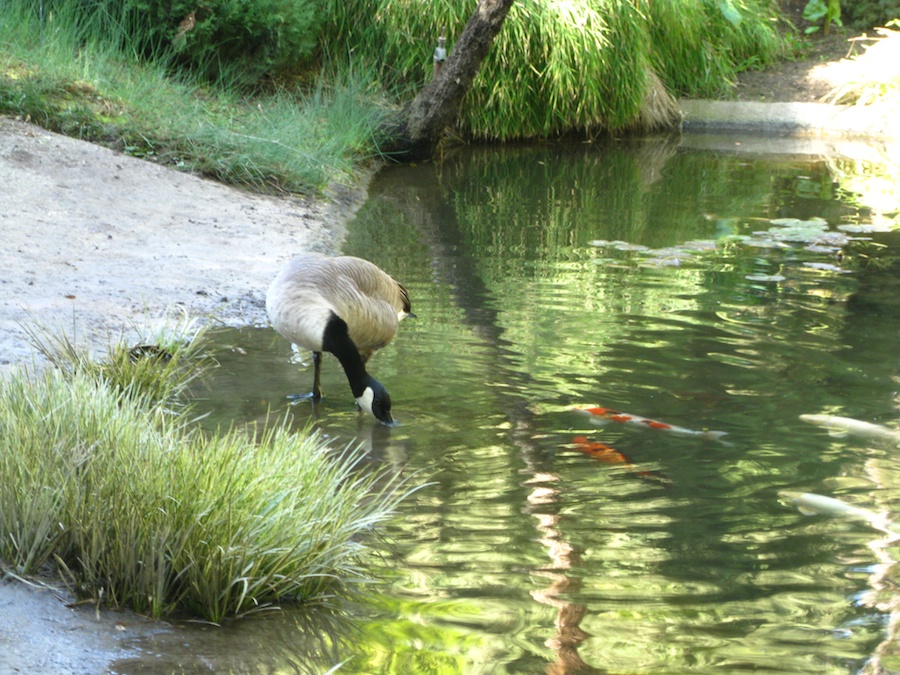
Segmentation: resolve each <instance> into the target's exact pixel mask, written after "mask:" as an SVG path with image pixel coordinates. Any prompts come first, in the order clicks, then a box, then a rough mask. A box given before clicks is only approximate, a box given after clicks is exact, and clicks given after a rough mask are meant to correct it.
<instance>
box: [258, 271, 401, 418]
mask: <svg viewBox="0 0 900 675" xmlns="http://www.w3.org/2000/svg"><path fill="white" fill-rule="evenodd" d="M266 311H267V313H268V315H269V320H270V321H271V322H272V326H273V327H274V328H275V330H277V331H278V332H279V333H280V334H281V335H282V336H283V337H284V338H286V339H287V340H289V341H291V342H292V343H294V344H296V345H298V346H300V347H303V348H305V349H309V350H310V351H312V352H313V354H314V357H315V380H314V384H313V393H312V396H313V397H314V398H318V397H320V396H321V390H320V387H319V367H320V354H321V352H323V351H327V352H331V353H333V354H334V355H335V356H336V357H337V358H338V360H339V361H340V362H341V365H342V366H343V367H344V371H345V373H346V374H347V379H348V381H349V383H350V388H351V390H353V395H354V397H356V399H357V402H358V403H359V404H360V406H361V407H363V408H366V409H368V410H369V411H370V412H372V414H374V415H375V416H376V417H378V418H379V419H382V421H390V397H389V396H387V392H386V391H383V390H384V388H383V387H382V386H381V385H380V384H379V383H378V382H377V381H376V380H374V378H372V377H371V376H370V375H368V373H367V372H366V369H365V365H366V363H367V362H368V361H369V359H370V358H371V356H372V354H374V353H375V352H376V351H377V350H379V349H381V348H382V347H384V346H385V345H387V344H388V343H389V342H390V341H391V340H392V339H393V338H394V336H395V335H396V334H397V328H398V326H399V323H400V320H401V319H402V318H403V317H405V316H407V315H408V314H410V301H409V295H408V294H407V292H406V289H405V288H403V286H402V285H400V284H399V283H398V282H397V281H396V280H395V279H394V278H393V277H391V276H390V275H389V274H387V273H386V272H384V271H383V270H382V269H380V268H379V267H378V266H377V265H375V264H373V263H371V262H369V261H367V260H363V259H362V258H355V257H352V256H339V257H327V256H323V255H319V254H313V253H310V254H305V255H301V256H297V257H296V258H294V259H292V260H290V261H289V262H288V263H287V264H286V265H285V266H284V267H283V268H282V269H281V271H280V272H279V274H278V276H276V277H275V280H274V281H273V282H272V284H271V286H269V290H268V292H267V294H266ZM351 352H355V356H354V355H353V354H351ZM367 387H369V388H371V390H372V391H371V394H372V396H373V397H374V399H376V400H377V402H378V405H380V406H381V407H382V409H383V408H384V403H385V400H386V403H387V410H386V411H383V412H384V413H385V414H384V415H382V416H379V415H378V414H376V413H377V412H378V410H373V409H372V406H371V404H370V403H369V402H368V400H367V399H366V396H367V394H366V392H365V390H366V388H367ZM380 394H381V396H380V397H379V395H380ZM361 398H362V399H363V400H362V401H361V400H360V399H361ZM385 417H386V418H387V419H385Z"/></svg>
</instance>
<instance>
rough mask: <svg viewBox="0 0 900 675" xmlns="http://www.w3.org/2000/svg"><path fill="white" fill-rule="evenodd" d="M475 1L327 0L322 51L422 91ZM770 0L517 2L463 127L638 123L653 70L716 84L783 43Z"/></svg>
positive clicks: (683, 85)
mask: <svg viewBox="0 0 900 675" xmlns="http://www.w3.org/2000/svg"><path fill="white" fill-rule="evenodd" d="M471 10H472V7H471V3H467V2H463V1H462V0H450V1H448V2H443V3H439V4H435V5H433V6H431V7H430V11H429V12H427V13H426V12H423V7H422V5H421V4H416V3H407V2H397V1H396V0H366V1H365V2H355V3H343V2H337V0H331V2H329V3H327V5H326V13H327V15H328V17H329V18H328V20H327V23H326V26H325V28H324V31H325V33H324V35H325V37H324V39H323V49H324V50H325V51H326V52H327V53H328V54H329V57H330V58H331V59H333V60H335V61H344V60H346V59H347V58H348V55H352V57H353V59H354V60H369V61H371V62H377V63H378V64H380V77H381V79H382V81H383V82H384V83H385V85H386V86H388V87H397V88H400V89H401V90H403V89H406V88H410V89H417V88H418V87H420V86H422V85H423V84H424V83H425V82H427V81H428V80H429V79H430V78H431V63H432V61H431V54H432V50H433V49H434V46H435V44H436V38H437V36H438V35H439V34H440V32H441V30H442V29H446V31H447V34H448V36H450V39H449V40H448V46H450V47H452V43H453V39H454V37H456V36H458V35H459V34H460V33H461V32H462V30H463V27H464V26H465V23H466V21H467V20H468V18H469V13H470V12H471ZM772 16H774V8H773V3H772V2H771V1H770V0H746V1H745V2H741V3H736V2H731V1H729V0H719V1H718V2H712V1H711V0H659V1H657V2H653V3H636V2H632V1H631V0H577V1H575V2H537V1H536V0H522V1H521V2H516V3H514V4H513V6H512V9H511V11H510V13H509V16H508V17H507V19H506V22H505V24H504V27H503V30H502V31H501V33H500V34H499V35H498V37H497V38H496V40H495V42H494V44H493V46H492V48H491V51H490V52H489V54H488V57H487V59H486V61H485V63H484V65H483V66H482V68H481V70H480V71H479V74H478V76H477V77H476V79H475V82H474V84H473V87H472V90H471V91H470V92H469V94H468V96H467V97H466V100H465V102H464V109H463V111H462V114H461V122H460V132H461V133H462V134H464V135H465V136H467V137H471V138H475V139H485V140H510V139H516V138H535V137H547V136H556V135H560V134H565V133H569V132H572V131H575V132H582V133H583V132H595V131H597V130H600V129H619V128H622V127H626V126H628V125H631V124H634V123H635V120H636V119H637V117H638V114H639V111H640V108H641V104H642V101H643V100H644V98H645V96H647V95H648V93H649V92H650V87H651V86H652V85H651V82H652V78H651V77H650V76H649V73H650V72H651V71H652V70H656V71H657V72H658V74H659V75H660V76H661V77H662V79H663V82H664V84H665V85H666V87H668V88H669V89H670V90H672V91H673V92H677V93H692V94H714V93H716V92H719V91H721V90H722V89H723V88H724V87H725V86H727V84H728V82H729V81H731V80H733V78H734V75H735V73H736V72H737V71H738V70H739V69H741V68H744V67H746V66H747V65H749V64H763V63H766V62H769V61H771V60H772V59H773V58H774V57H775V56H776V55H777V54H779V53H780V51H781V49H782V42H781V40H780V38H779V36H778V34H777V31H776V26H775V23H774V22H773V21H772V19H771V17H772Z"/></svg>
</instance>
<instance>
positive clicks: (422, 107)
mask: <svg viewBox="0 0 900 675" xmlns="http://www.w3.org/2000/svg"><path fill="white" fill-rule="evenodd" d="M512 4H513V0H479V2H478V7H477V8H476V9H475V13H474V14H472V16H471V17H470V18H469V22H468V23H467V24H466V27H465V29H464V30H463V32H462V34H461V35H460V36H459V39H458V40H457V41H456V45H454V47H453V51H452V52H451V53H450V56H449V57H448V58H447V62H446V63H445V64H444V65H443V67H442V68H441V69H440V73H439V74H438V75H437V76H436V77H435V78H434V79H433V80H432V81H431V82H430V83H429V84H428V85H426V87H425V88H424V89H423V90H422V91H421V92H419V94H418V96H416V97H415V98H414V99H413V100H412V101H411V102H410V103H409V104H407V105H406V106H405V107H404V108H403V110H401V111H400V113H399V115H398V118H397V119H394V120H392V121H391V122H390V123H389V125H388V129H387V132H388V141H387V143H386V144H385V146H384V147H382V151H383V152H385V153H386V154H390V155H391V157H392V158H394V159H397V160H398V161H403V162H415V161H419V160H423V159H429V158H430V157H431V156H432V155H433V154H434V151H435V149H436V148H437V146H438V143H439V142H440V140H441V138H442V137H443V135H444V130H445V129H446V128H447V127H448V126H451V125H452V124H453V123H454V122H455V121H456V117H457V115H458V114H459V108H460V105H461V104H462V100H463V97H464V96H465V95H466V93H467V92H468V91H469V88H470V87H471V86H472V81H473V80H474V79H475V75H476V74H477V73H478V69H479V68H480V67H481V62H482V61H484V57H485V56H487V53H488V50H489V49H490V48H491V44H492V43H493V41H494V38H495V37H496V36H497V33H499V32H500V29H501V28H502V27H503V21H504V20H505V19H506V15H507V14H509V8H510V7H511V6H512Z"/></svg>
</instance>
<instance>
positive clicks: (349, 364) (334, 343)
mask: <svg viewBox="0 0 900 675" xmlns="http://www.w3.org/2000/svg"><path fill="white" fill-rule="evenodd" d="M322 351H326V352H331V353H332V354H334V355H335V356H336V357H337V360H338V361H340V363H341V366H343V368H344V373H346V375H347V381H348V382H349V383H350V390H351V391H352V392H353V396H354V398H359V397H360V396H362V394H363V392H364V391H365V390H366V384H367V382H368V379H369V374H368V373H367V372H366V366H365V364H364V363H363V360H362V357H361V356H360V355H359V350H358V349H357V348H356V345H355V344H354V343H353V340H351V339H350V333H349V330H348V328H347V322H346V321H344V320H343V319H342V318H341V317H339V316H338V315H337V314H332V315H331V317H330V318H329V319H328V322H327V323H326V324H325V331H324V332H323V333H322Z"/></svg>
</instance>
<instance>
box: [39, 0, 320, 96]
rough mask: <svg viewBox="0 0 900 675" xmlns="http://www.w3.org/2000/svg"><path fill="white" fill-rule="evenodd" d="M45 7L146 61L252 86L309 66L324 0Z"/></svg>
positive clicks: (96, 0) (180, 0)
mask: <svg viewBox="0 0 900 675" xmlns="http://www.w3.org/2000/svg"><path fill="white" fill-rule="evenodd" d="M42 9H43V11H44V13H45V15H46V16H48V17H49V16H52V15H53V13H54V12H60V11H62V12H65V13H69V14H72V15H74V16H75V17H76V18H77V21H78V22H79V23H80V24H81V25H83V26H92V27H93V30H92V32H94V34H95V35H97V34H99V33H100V32H105V33H106V34H107V36H109V38H110V39H112V40H114V41H116V42H118V43H121V44H122V45H124V46H126V47H127V48H128V49H129V50H131V51H132V52H133V53H135V54H140V55H141V56H142V57H144V58H149V59H158V58H165V59H170V58H171V63H173V64H175V65H178V66H180V67H184V68H187V69H189V70H190V71H192V72H194V73H198V74H201V75H203V76H204V77H206V78H208V79H210V80H214V81H215V80H219V79H221V78H223V77H224V78H226V79H227V80H229V81H230V82H234V83H241V84H244V85H255V84H256V83H258V82H259V81H260V80H263V79H267V78H272V77H278V76H281V75H284V74H285V73H286V72H289V71H294V70H296V69H297V68H299V67H301V66H302V65H303V64H305V63H307V62H308V60H309V59H310V57H311V56H312V54H313V52H314V50H315V47H316V43H317V39H318V33H319V28H320V23H321V17H322V14H321V12H320V11H319V9H320V8H319V2H318V0H205V1H204V2H201V3H199V4H198V3H197V2H194V1H193V0H168V1H167V0H124V1H120V0H44V2H43V4H42ZM98 28H99V29H100V30H99V31H98Z"/></svg>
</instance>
